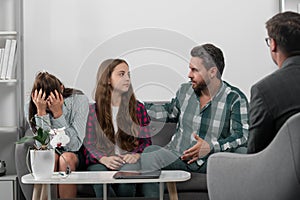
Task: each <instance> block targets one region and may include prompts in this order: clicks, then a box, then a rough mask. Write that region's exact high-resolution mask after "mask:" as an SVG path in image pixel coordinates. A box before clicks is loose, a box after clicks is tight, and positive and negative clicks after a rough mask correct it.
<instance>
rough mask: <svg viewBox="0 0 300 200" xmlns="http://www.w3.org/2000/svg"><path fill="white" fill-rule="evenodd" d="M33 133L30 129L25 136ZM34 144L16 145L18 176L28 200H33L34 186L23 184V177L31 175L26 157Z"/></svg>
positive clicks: (32, 142)
mask: <svg viewBox="0 0 300 200" xmlns="http://www.w3.org/2000/svg"><path fill="white" fill-rule="evenodd" d="M32 134H33V133H32V131H31V130H30V129H28V130H27V131H26V133H25V135H32ZM33 144H34V141H33V140H32V141H29V142H26V143H23V144H16V147H15V162H16V171H17V175H18V180H19V184H20V187H21V189H22V192H23V194H24V196H25V198H26V199H32V190H33V185H31V184H23V183H22V181H21V178H22V176H24V175H25V174H28V173H30V172H29V170H28V168H27V164H26V157H27V152H28V151H29V148H30V147H32V146H33Z"/></svg>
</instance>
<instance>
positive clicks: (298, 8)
mask: <svg viewBox="0 0 300 200" xmlns="http://www.w3.org/2000/svg"><path fill="white" fill-rule="evenodd" d="M279 7H280V12H285V11H293V12H297V13H300V0H280V5H279Z"/></svg>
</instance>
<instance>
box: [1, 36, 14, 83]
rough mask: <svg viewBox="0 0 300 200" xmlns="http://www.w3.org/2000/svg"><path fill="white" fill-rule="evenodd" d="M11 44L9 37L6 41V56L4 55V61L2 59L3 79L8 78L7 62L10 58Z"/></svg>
mask: <svg viewBox="0 0 300 200" xmlns="http://www.w3.org/2000/svg"><path fill="white" fill-rule="evenodd" d="M10 45H11V40H10V39H7V40H6V41H5V47H4V56H3V61H2V65H1V76H0V78H1V79H5V78H6V72H7V64H8V58H9V52H10ZM1 60H2V59H1Z"/></svg>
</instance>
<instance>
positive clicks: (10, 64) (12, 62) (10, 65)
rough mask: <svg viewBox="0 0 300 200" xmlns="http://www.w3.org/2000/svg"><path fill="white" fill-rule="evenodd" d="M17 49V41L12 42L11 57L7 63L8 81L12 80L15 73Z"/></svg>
mask: <svg viewBox="0 0 300 200" xmlns="http://www.w3.org/2000/svg"><path fill="white" fill-rule="evenodd" d="M16 48H17V40H11V44H10V51H9V57H8V62H7V71H6V76H5V78H6V79H12V78H13V76H14V72H15V66H16V65H15V55H16Z"/></svg>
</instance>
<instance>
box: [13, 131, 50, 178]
mask: <svg viewBox="0 0 300 200" xmlns="http://www.w3.org/2000/svg"><path fill="white" fill-rule="evenodd" d="M50 132H51V130H50V131H49V130H44V129H43V128H41V127H38V128H37V130H36V132H33V135H30V136H24V137H22V138H21V139H20V140H19V141H17V142H16V143H17V144H22V143H26V142H30V141H32V140H33V141H34V144H33V146H32V147H31V148H30V164H31V169H32V174H33V176H34V177H35V179H40V178H49V177H51V176H52V174H53V172H54V163H55V149H53V148H52V146H51V145H50V141H51V137H52V136H51V133H50ZM26 163H27V167H28V170H29V171H31V170H30V167H29V165H28V153H27V156H26Z"/></svg>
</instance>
